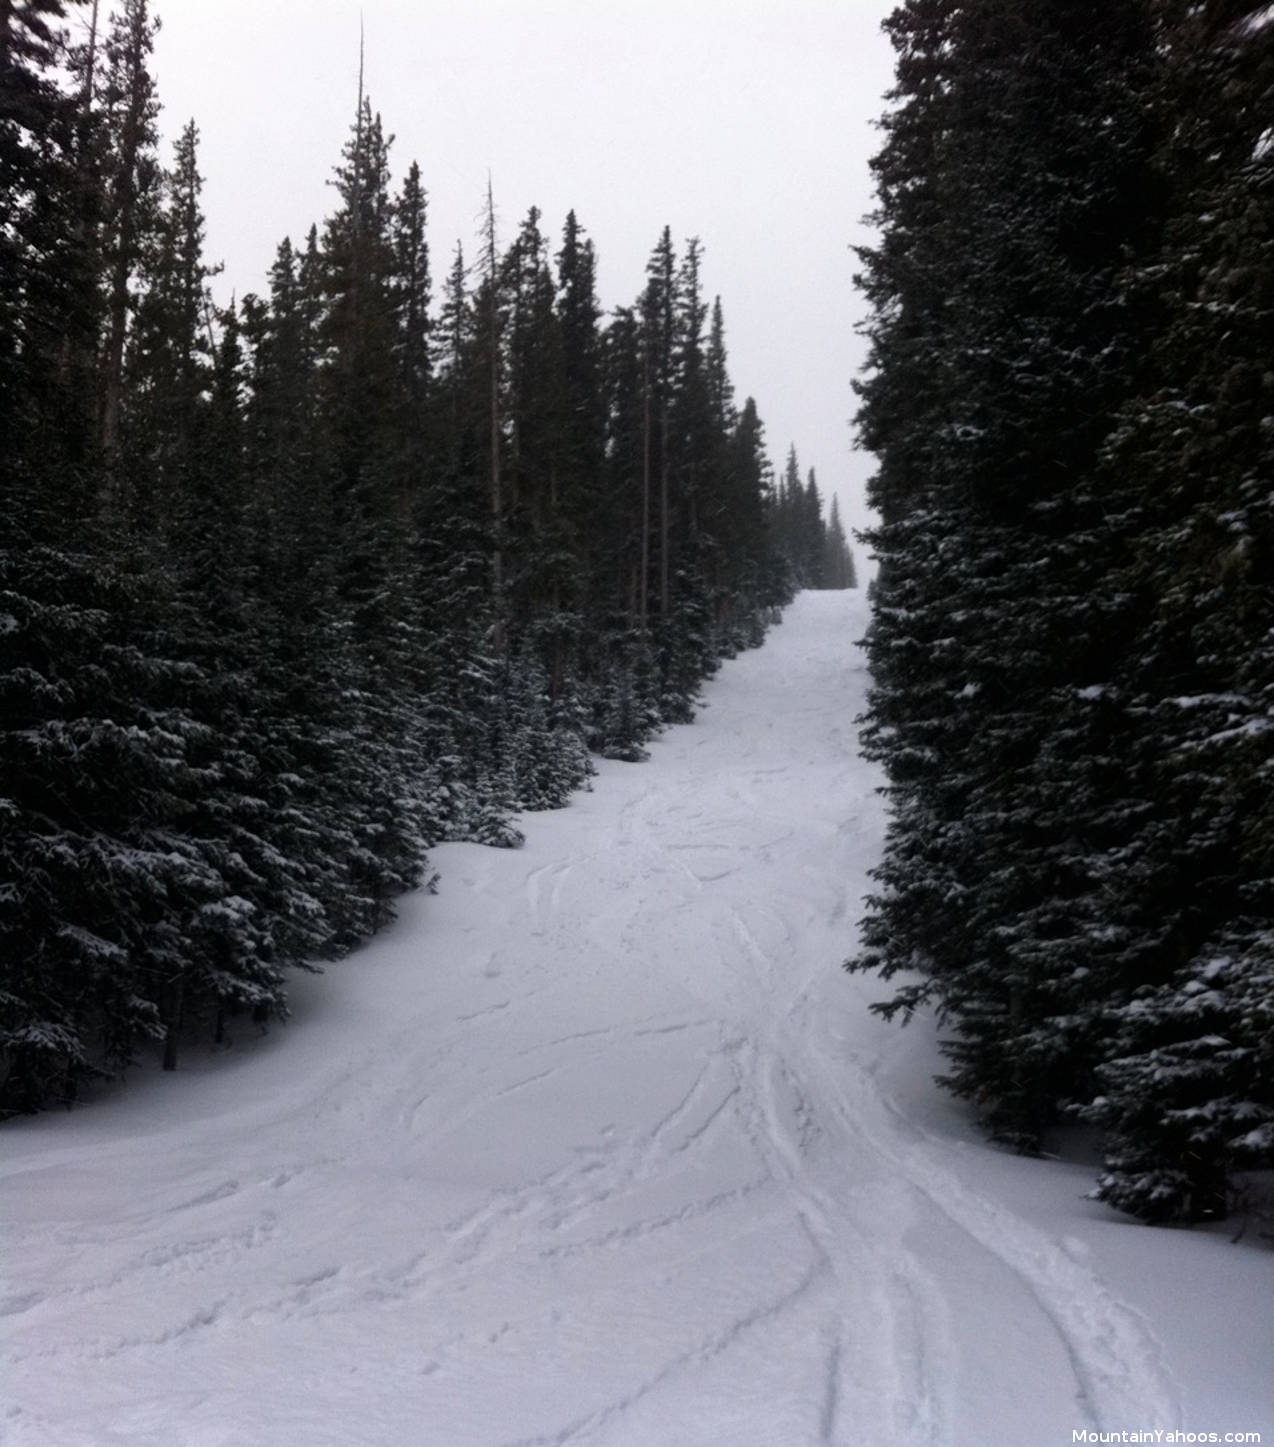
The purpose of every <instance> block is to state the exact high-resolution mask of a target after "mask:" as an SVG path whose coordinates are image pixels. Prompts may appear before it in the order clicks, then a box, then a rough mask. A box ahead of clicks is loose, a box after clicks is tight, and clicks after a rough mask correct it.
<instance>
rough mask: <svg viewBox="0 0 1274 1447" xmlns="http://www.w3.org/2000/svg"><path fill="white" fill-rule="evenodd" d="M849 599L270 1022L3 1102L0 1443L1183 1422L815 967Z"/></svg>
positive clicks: (837, 893)
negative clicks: (906, 1095) (921, 1108)
mask: <svg viewBox="0 0 1274 1447" xmlns="http://www.w3.org/2000/svg"><path fill="white" fill-rule="evenodd" d="M864 626H865V614H864V612H863V605H862V603H861V601H860V600H859V599H857V598H856V597H849V596H847V595H844V594H828V595H818V594H805V595H802V597H801V598H800V599H798V601H797V603H796V604H795V605H794V606H793V608H792V609H791V610H790V612H789V614H788V618H787V621H785V623H784V624H783V625H782V626H781V627H779V628H777V629H776V630H775V631H774V633H773V634H772V635H771V638H770V640H769V641H768V642H767V644H766V646H765V648H764V649H762V650H760V651H757V652H754V653H751V654H748V655H745V656H743V657H741V658H739V659H737V660H734V661H732V662H730V663H728V664H726V665H725V666H724V668H723V670H722V673H721V675H720V676H719V677H718V678H717V679H716V680H714V681H713V682H712V683H711V684H710V685H709V686H708V689H707V690H706V698H707V706H706V708H705V709H704V710H703V712H702V714H701V718H700V721H699V722H697V723H696V724H695V725H692V726H689V727H686V728H678V729H674V730H671V731H670V732H669V733H668V734H667V735H666V736H665V737H663V738H662V739H660V740H658V741H656V743H655V744H654V745H653V747H652V756H653V757H652V760H651V762H650V763H648V764H643V765H624V764H617V763H605V764H603V765H602V766H601V768H600V772H599V777H598V779H597V781H596V784H595V787H594V789H593V790H592V791H591V792H589V793H585V794H582V795H580V796H578V797H577V798H576V800H575V801H574V802H573V803H572V805H571V807H570V808H568V809H566V810H564V811H560V812H558V813H555V814H546V815H534V816H529V817H528V818H527V819H526V820H525V821H524V824H525V829H526V833H527V836H528V843H527V845H526V847H525V848H524V849H523V850H520V851H493V850H485V849H480V848H477V847H475V846H465V845H455V846H447V847H445V848H443V849H440V850H438V851H437V853H436V859H435V862H436V864H437V865H438V866H439V867H440V868H441V871H442V876H443V878H442V886H441V893H440V894H439V895H438V896H437V897H436V898H430V897H425V896H417V897H414V898H413V899H411V900H408V901H406V902H405V903H404V908H403V918H402V919H401V921H400V922H399V924H398V925H397V926H395V927H394V928H393V929H392V930H390V931H389V932H387V933H386V935H384V936H383V937H382V938H381V939H378V940H377V941H374V942H373V943H372V944H371V945H370V946H369V947H368V948H366V949H365V950H363V951H362V952H360V953H359V954H358V955H357V956H355V957H354V958H353V959H351V960H349V961H346V962H344V963H342V964H340V965H337V966H334V967H332V968H331V969H330V970H329V972H328V973H327V974H326V975H325V976H324V977H323V978H322V979H319V980H310V979H303V980H300V981H298V982H297V986H296V1000H297V1015H298V1017H299V1018H298V1020H297V1023H296V1024H295V1025H294V1026H293V1027H291V1028H290V1029H287V1030H284V1031H278V1032H275V1033H274V1034H272V1035H271V1037H270V1038H269V1040H268V1041H265V1042H257V1044H255V1045H253V1044H251V1043H249V1042H241V1045H240V1048H239V1049H238V1050H236V1051H235V1052H232V1053H231V1054H229V1055H222V1056H217V1057H215V1058H207V1059H205V1058H203V1057H198V1056H196V1057H195V1058H194V1059H193V1061H192V1063H190V1064H188V1065H187V1067H186V1069H185V1070H184V1071H183V1072H182V1073H180V1074H179V1075H178V1076H177V1077H176V1078H175V1079H164V1080H160V1079H158V1078H156V1077H154V1076H145V1077H140V1078H136V1079H135V1080H134V1081H133V1082H132V1083H131V1084H130V1086H129V1088H128V1089H127V1091H125V1092H123V1093H120V1094H116V1095H115V1096H114V1097H113V1098H111V1099H109V1100H106V1101H103V1102H101V1103H98V1104H96V1105H93V1106H89V1107H86V1108H84V1109H82V1110H79V1111H77V1112H75V1113H73V1114H71V1115H69V1116H62V1117H42V1118H40V1119H38V1120H35V1121H31V1122H19V1123H17V1124H15V1125H12V1126H10V1127H9V1128H7V1130H6V1132H5V1134H4V1154H3V1159H2V1160H0V1183H2V1185H3V1194H4V1226H3V1230H4V1237H3V1239H4V1242H5V1267H6V1277H7V1278H8V1279H7V1280H6V1282H5V1284H4V1285H3V1287H0V1333H2V1334H3V1344H4V1349H5V1355H6V1358H7V1365H6V1367H5V1369H4V1372H3V1374H2V1375H0V1390H2V1391H3V1405H2V1406H0V1443H3V1444H4V1447H117V1444H118V1447H124V1444H127V1447H160V1444H163V1447H172V1444H180V1447H237V1444H244V1447H285V1444H287V1447H290V1444H293V1443H298V1444H299V1443H304V1444H306V1447H325V1444H331V1447H361V1444H366V1447H410V1444H427V1447H435V1444H436V1447H628V1444H632V1447H638V1444H640V1447H665V1444H666V1447H699V1444H702V1447H717V1444H721V1447H724V1444H730V1447H806V1444H809V1447H817V1444H828V1447H851V1444H854V1447H857V1444H863V1447H904V1444H906V1447H912V1444H920V1447H965V1444H973V1443H977V1444H980V1447H981V1444H985V1447H1021V1444H1034V1443H1040V1444H1045V1443H1049V1442H1053V1441H1057V1442H1061V1441H1063V1440H1070V1437H1069V1432H1070V1430H1071V1429H1073V1428H1077V1427H1082V1426H1087V1427H1092V1428H1105V1429H1115V1428H1128V1427H1148V1426H1159V1427H1174V1426H1180V1425H1183V1424H1184V1423H1183V1415H1184V1407H1183V1404H1182V1400H1181V1396H1180V1390H1179V1385H1178V1382H1177V1380H1176V1373H1177V1364H1175V1363H1170V1362H1169V1361H1168V1360H1167V1356H1166V1353H1165V1347H1164V1345H1163V1343H1162V1342H1161V1341H1160V1340H1159V1338H1158V1336H1157V1334H1156V1331H1155V1329H1154V1328H1153V1327H1152V1325H1151V1324H1150V1322H1149V1320H1148V1319H1147V1316H1146V1314H1145V1313H1144V1312H1143V1311H1142V1310H1141V1309H1139V1308H1138V1307H1137V1306H1135V1305H1133V1304H1131V1303H1130V1302H1129V1301H1127V1300H1125V1299H1124V1298H1123V1296H1121V1294H1120V1290H1119V1289H1118V1288H1117V1287H1116V1286H1115V1285H1112V1284H1111V1283H1109V1282H1108V1281H1106V1280H1104V1279H1103V1275H1102V1271H1101V1268H1100V1266H1099V1265H1098V1264H1097V1263H1096V1261H1095V1259H1094V1258H1093V1256H1092V1253H1091V1252H1090V1251H1088V1250H1087V1249H1086V1247H1085V1245H1084V1242H1083V1241H1079V1240H1076V1239H1075V1238H1074V1237H1067V1236H1065V1235H1060V1234H1058V1233H1056V1232H1053V1231H1051V1230H1050V1229H1049V1227H1048V1226H1047V1225H1045V1224H1041V1223H1040V1222H1039V1221H1033V1220H1031V1219H1028V1218H1027V1217H1026V1216H1025V1215H1023V1214H1021V1213H1020V1212H1019V1211H1018V1210H1017V1209H1015V1207H1014V1206H1013V1205H1012V1204H1010V1201H1009V1199H1008V1198H1006V1196H1005V1193H1004V1192H1003V1191H1000V1192H998V1193H997V1191H996V1190H995V1189H993V1188H992V1187H991V1186H986V1185H984V1184H983V1177H984V1175H985V1174H986V1172H985V1171H984V1170H983V1169H982V1166H984V1165H985V1164H986V1162H988V1161H992V1162H993V1161H998V1160H999V1159H1000V1158H998V1157H997V1156H996V1155H995V1153H992V1152H989V1151H985V1150H981V1149H979V1148H976V1147H973V1146H970V1145H969V1143H968V1142H967V1141H963V1140H956V1139H950V1138H947V1137H945V1136H944V1135H943V1134H942V1133H941V1132H936V1131H934V1130H931V1129H929V1128H927V1127H926V1126H925V1125H924V1124H923V1123H920V1122H918V1121H916V1120H914V1119H912V1118H911V1117H909V1115H908V1113H907V1111H906V1109H905V1108H904V1107H903V1106H901V1105H900V1104H899V1103H898V1101H897V1100H896V1099H895V1098H894V1097H893V1096H892V1095H891V1093H890V1090H889V1088H888V1087H887V1086H885V1085H883V1084H882V1083H881V1072H882V1069H883V1066H882V1062H884V1061H885V1059H886V1057H887V1056H889V1057H890V1058H893V1056H894V1055H896V1053H897V1052H898V1051H899V1050H900V1049H914V1048H916V1047H915V1042H914V1032H913V1035H912V1036H908V1037H907V1039H908V1040H910V1041H911V1042H912V1043H911V1044H904V1045H900V1044H899V1038H900V1037H899V1032H898V1031H897V1029H896V1027H886V1026H883V1025H881V1024H880V1022H878V1021H875V1020H874V1019H872V1018H871V1017H869V1016H868V1015H867V1014H866V1012H865V1008H864V1000H865V998H866V994H867V988H868V987H867V986H866V985H865V984H864V983H863V982H862V981H859V980H857V979H851V978H850V977H848V976H846V975H845V974H844V973H843V972H842V971H840V970H839V968H838V964H839V961H840V959H841V958H842V957H843V956H844V955H845V954H847V953H849V951H850V950H851V949H852V946H853V920H854V919H855V917H856V915H857V912H858V910H859V902H860V898H861V896H862V894H863V893H864V892H865V889H866V887H867V879H866V871H867V870H868V869H869V868H870V867H871V866H872V864H873V863H874V861H875V858H876V857H877V854H878V851H879V841H880V835H881V828H882V815H881V805H880V803H879V801H878V799H877V798H876V796H875V793H874V790H875V786H876V784H877V782H878V780H877V779H876V777H875V775H874V774H873V772H872V771H871V770H870V769H869V768H867V766H865V765H864V764H863V763H862V762H861V761H860V760H858V759H857V757H856V756H855V752H854V750H855V739H854V731H853V727H852V720H853V718H854V717H855V715H856V714H857V713H858V712H859V711H860V710H861V707H862V694H863V688H864V683H865V679H864V675H863V672H862V669H861V665H860V660H859V656H858V654H857V651H856V649H855V648H854V647H853V646H852V644H853V640H854V639H856V638H857V637H858V636H859V635H860V633H861V631H862V629H863V627H864ZM917 1029H918V1027H917ZM991 1175H992V1176H994V1172H992V1173H991ZM1195 1425H1196V1426H1200V1425H1207V1424H1197V1423H1196V1424H1195ZM1229 1425H1234V1426H1241V1425H1243V1424H1242V1423H1235V1424H1229Z"/></svg>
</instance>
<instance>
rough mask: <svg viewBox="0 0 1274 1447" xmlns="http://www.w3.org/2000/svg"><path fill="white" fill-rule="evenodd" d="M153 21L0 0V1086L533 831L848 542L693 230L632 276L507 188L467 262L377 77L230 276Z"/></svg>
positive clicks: (286, 961)
mask: <svg viewBox="0 0 1274 1447" xmlns="http://www.w3.org/2000/svg"><path fill="white" fill-rule="evenodd" d="M99 8H100V12H101V13H100V15H99ZM158 23H159V22H158V19H157V18H156V16H155V15H154V14H153V13H152V11H151V9H150V8H149V6H148V0H119V3H118V4H116V5H115V6H114V8H113V9H110V10H109V12H108V7H107V6H106V5H105V4H103V5H101V6H100V7H99V5H98V4H97V3H96V0H94V3H92V4H88V3H86V0H4V3H0V439H2V443H0V448H2V456H0V490H2V491H0V517H2V518H3V534H2V535H0V716H2V720H3V721H2V723H0V960H2V961H3V964H2V966H0V1115H3V1114H10V1115H11V1114H14V1113H17V1112H27V1111H32V1110H36V1109H39V1108H41V1107H43V1106H46V1105H49V1104H51V1103H55V1102H69V1101H72V1100H74V1099H75V1098H76V1096H77V1092H82V1090H83V1088H84V1087H85V1085H86V1084H87V1083H88V1082H91V1081H93V1080H95V1079H102V1078H105V1077H109V1076H113V1075H117V1074H118V1073H119V1072H121V1071H122V1070H123V1069H124V1068H125V1067H126V1066H128V1065H129V1064H130V1063H131V1062H133V1061H135V1060H136V1059H137V1058H138V1057H139V1055H140V1054H141V1053H143V1052H145V1051H154V1052H157V1053H158V1054H159V1055H160V1056H161V1057H162V1062H163V1065H164V1066H165V1068H169V1069H172V1068H175V1067H176V1065H177V1062H178V1054H179V1050H180V1048H181V1046H182V1043H183V1042H184V1041H187V1040H189V1039H191V1038H195V1039H200V1040H214V1041H218V1042H220V1041H223V1040H225V1039H226V1038H227V1033H228V1030H229V1028H230V1024H231V1022H232V1021H233V1020H234V1018H235V1017H236V1016H239V1017H243V1018H246V1019H248V1020H250V1021H255V1022H256V1023H257V1024H259V1025H261V1026H265V1025H266V1024H268V1023H269V1022H270V1021H273V1020H278V1019H282V1018H284V1017H285V1016H286V1013H287V993H286V983H287V976H288V971H289V970H290V969H293V968H298V967H299V968H317V964H316V962H318V961H321V960H324V959H328V958H332V957H335V956H339V955H341V954H343V953H345V952H347V951H348V950H350V949H351V948H352V947H353V946H354V945H356V944H357V943H358V942H359V941H360V940H363V939H365V938H366V937H368V936H369V935H370V934H372V933H374V932H375V931H376V930H377V929H379V928H381V927H382V926H383V925H384V924H385V923H386V922H387V921H388V920H389V919H390V918H391V917H392V912H393V901H394V898H395V896H396V895H398V894H400V893H401V892H402V891H404V890H406V889H409V888H412V887H415V886H420V885H429V884H431V883H432V881H433V872H432V870H431V868H430V865H429V861H428V856H427V851H428V850H429V849H430V848H431V847H432V846H433V845H435V844H437V843H439V842H440V841H444V840H468V841H476V842H480V843H483V844H488V845H493V846H515V845H517V844H518V843H519V842H520V838H521V836H520V834H519V832H518V829H517V827H516V825H515V823H514V822H513V816H514V815H515V814H517V813H518V812H519V811H524V810H532V809H545V808H554V807H558V806H561V805H563V804H564V803H565V802H566V801H567V799H568V797H569V795H570V794H571V793H572V791H574V790H576V789H578V788H580V787H581V786H585V785H586V782H587V779H588V777H589V774H590V772H591V769H592V766H591V764H590V757H591V756H592V755H594V754H598V755H602V756H605V757H609V758H619V759H626V760H633V761H637V760H640V759H641V758H642V756H643V743H644V742H645V741H646V740H648V739H649V738H650V737H651V736H652V735H653V734H655V733H656V732H657V731H658V730H659V729H661V728H662V727H664V726H665V725H667V724H670V723H674V722H687V721H689V720H690V719H691V718H692V717H693V713H694V708H695V701H696V693H697V690H698V688H699V685H700V684H701V682H702V680H703V679H704V678H705V677H706V676H708V675H709V674H711V673H712V672H713V670H714V668H715V667H716V666H717V664H718V662H719V661H720V660H721V659H722V658H724V657H728V656H730V655H732V654H734V653H736V652H737V651H738V650H740V649H743V648H747V647H751V646H754V645H756V644H758V643H759V642H760V641H761V638H762V636H763V632H764V630H765V628H766V627H767V625H768V624H770V623H772V622H774V621H775V620H776V619H777V617H778V612H779V610H780V609H781V608H782V607H783V605H784V604H785V603H786V602H787V601H788V600H789V599H790V598H791V596H792V594H793V592H794V591H795V590H796V589H797V588H800V587H822V586H829V587H845V586H852V584H853V558H852V555H851V553H850V550H849V546H848V544H847V542H846V539H845V533H844V529H843V527H842V526H841V523H840V519H839V515H838V513H837V511H836V508H835V504H834V503H833V506H832V509H831V510H830V512H829V514H828V516H827V517H826V519H825V518H824V512H823V504H822V498H821V496H820V493H819V489H818V483H817V481H816V479H815V477H814V475H813V474H812V473H810V474H808V475H807V476H802V472H801V469H800V466H799V465H798V462H797V457H796V453H795V450H793V451H792V452H791V453H790V454H789V455H788V458H787V464H786V467H785V468H784V469H783V470H782V471H781V472H778V473H776V472H775V471H774V469H773V468H772V466H771V463H770V461H769V459H768V457H767V453H766V442H765V436H764V430H763V426H762V422H761V418H760V416H759V414H758V411H757V407H756V405H755V403H754V402H753V400H752V399H751V398H748V399H747V400H746V401H744V402H743V404H742V405H741V406H740V405H738V404H737V403H736V400H735V397H734V394H733V390H732V386H731V382H730V378H729V374H728V370H727V357H726V341H725V335H726V334H725V324H724V321H723V314H722V309H721V304H720V302H719V300H710V299H709V298H708V296H707V295H706V294H705V292H704V289H703V285H702V282H701V270H702V262H703V251H702V247H701V246H700V243H699V242H698V241H697V240H689V241H687V242H685V243H684V245H681V246H677V245H674V241H673V238H672V237H671V235H670V233H669V231H668V230H667V229H664V230H663V232H662V233H661V234H659V235H658V236H657V240H656V242H655V245H654V247H653V249H652V251H651V253H650V260H649V265H648V267H647V270H646V274H645V276H644V278H642V279H640V280H639V290H638V294H637V296H636V299H635V301H634V302H633V304H632V305H631V306H627V307H621V308H619V309H617V310H615V311H614V312H613V313H611V314H609V315H603V313H602V309H601V306H600V304H599V301H598V294H597V276H596V270H597V258H596V252H595V249H594V244H593V241H592V240H591V239H590V237H589V236H588V235H587V233H586V232H585V229H584V227H583V226H582V225H581V224H580V222H579V221H578V220H577V218H576V217H575V215H574V214H571V215H569V216H567V217H566V219H565V222H564V224H563V225H562V227H561V229H560V231H559V232H557V233H555V234H553V235H550V234H549V233H548V232H547V231H546V230H545V229H544V222H543V218H542V217H541V215H540V213H539V212H538V211H537V210H534V209H532V210H531V211H530V212H529V213H528V214H527V216H526V217H525V219H524V220H523V221H522V222H521V223H520V225H519V226H518V227H517V230H516V234H515V235H514V236H513V237H512V239H511V240H505V239H503V238H502V237H501V236H500V234H499V227H498V226H497V213H496V207H495V204H494V198H493V197H492V196H491V194H490V191H489V190H488V194H487V197H486V205H485V208H484V211H483V224H482V227H481V232H480V234H479V235H478V236H477V238H476V244H474V245H473V246H472V247H471V250H472V251H473V255H472V257H469V256H466V254H465V252H464V250H463V248H462V246H460V245H457V247H456V248H455V250H454V252H452V253H450V254H449V256H448V257H447V259H446V260H445V262H443V263H442V264H439V262H438V261H437V260H436V258H435V255H434V253H433V251H432V250H431V246H430V241H429V235H428V228H427V219H428V197H427V193H426V189H425V184H424V180H423V178H422V175H421V171H420V169H419V167H418V166H417V165H415V164H412V165H410V166H409V167H408V168H407V169H406V171H405V172H404V173H403V174H402V175H401V177H399V178H397V179H396V178H395V176H394V174H393V173H392V171H391V160H390V151H391V138H390V136H389V135H388V133H387V131H386V129H385V127H384V125H383V124H382V120H381V117H380V116H379V115H378V114H377V113H376V111H375V110H374V109H373V107H372V105H371V103H370V101H369V100H368V98H367V96H366V95H365V94H363V93H362V86H361V78H360V93H359V95H358V97H357V102H356V105H354V106H352V107H351V109H352V111H353V115H352V122H351V125H350V129H349V134H348V139H347V141H346V144H345V146H344V148H343V150H342V152H341V154H340V155H339V157H334V158H333V161H334V174H333V183H332V184H333V188H334V208H333V211H332V214H331V215H330V216H328V217H327V218H326V219H325V220H324V221H322V223H321V224H318V225H315V226H312V227H311V228H310V230H309V231H308V234H305V235H304V236H302V237H301V239H300V240H299V241H294V240H292V239H288V240H284V241H282V242H281V243H280V245H279V247H278V250H277V253H276V254H275V256H274V258H273V262H272V264H271V265H270V267H269V271H268V278H269V281H268V288H267V289H266V290H267V294H265V295H260V296H258V295H245V296H242V297H239V298H238V299H237V300H235V301H232V302H230V303H229V304H218V303H217V302H216V301H215V300H214V297H213V281H214V277H215V275H216V267H215V266H214V264H213V263H212V262H211V261H210V259H209V258H208V257H206V256H205V253H204V225H205V222H204V216H203V213H202V210H201V184H202V182H201V176H200V170H199V134H198V131H197V128H196V126H195V124H194V123H193V122H191V123H190V124H189V125H188V126H187V127H186V128H185V129H184V131H182V133H181V135H180V138H179V140H178V142H177V144H176V146H175V148H173V150H172V153H171V155H163V154H161V153H160V151H161V148H160V143H159V139H158V137H159V130H158V116H159V106H160V100H159V96H158V94H157V91H156V83H155V78H154V75H153V73H152V65H151V58H152V55H153V45H154V39H155V35H156V31H157V26H158ZM351 99H353V98H351ZM262 260H263V262H264V261H265V260H266V258H263V259H262Z"/></svg>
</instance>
